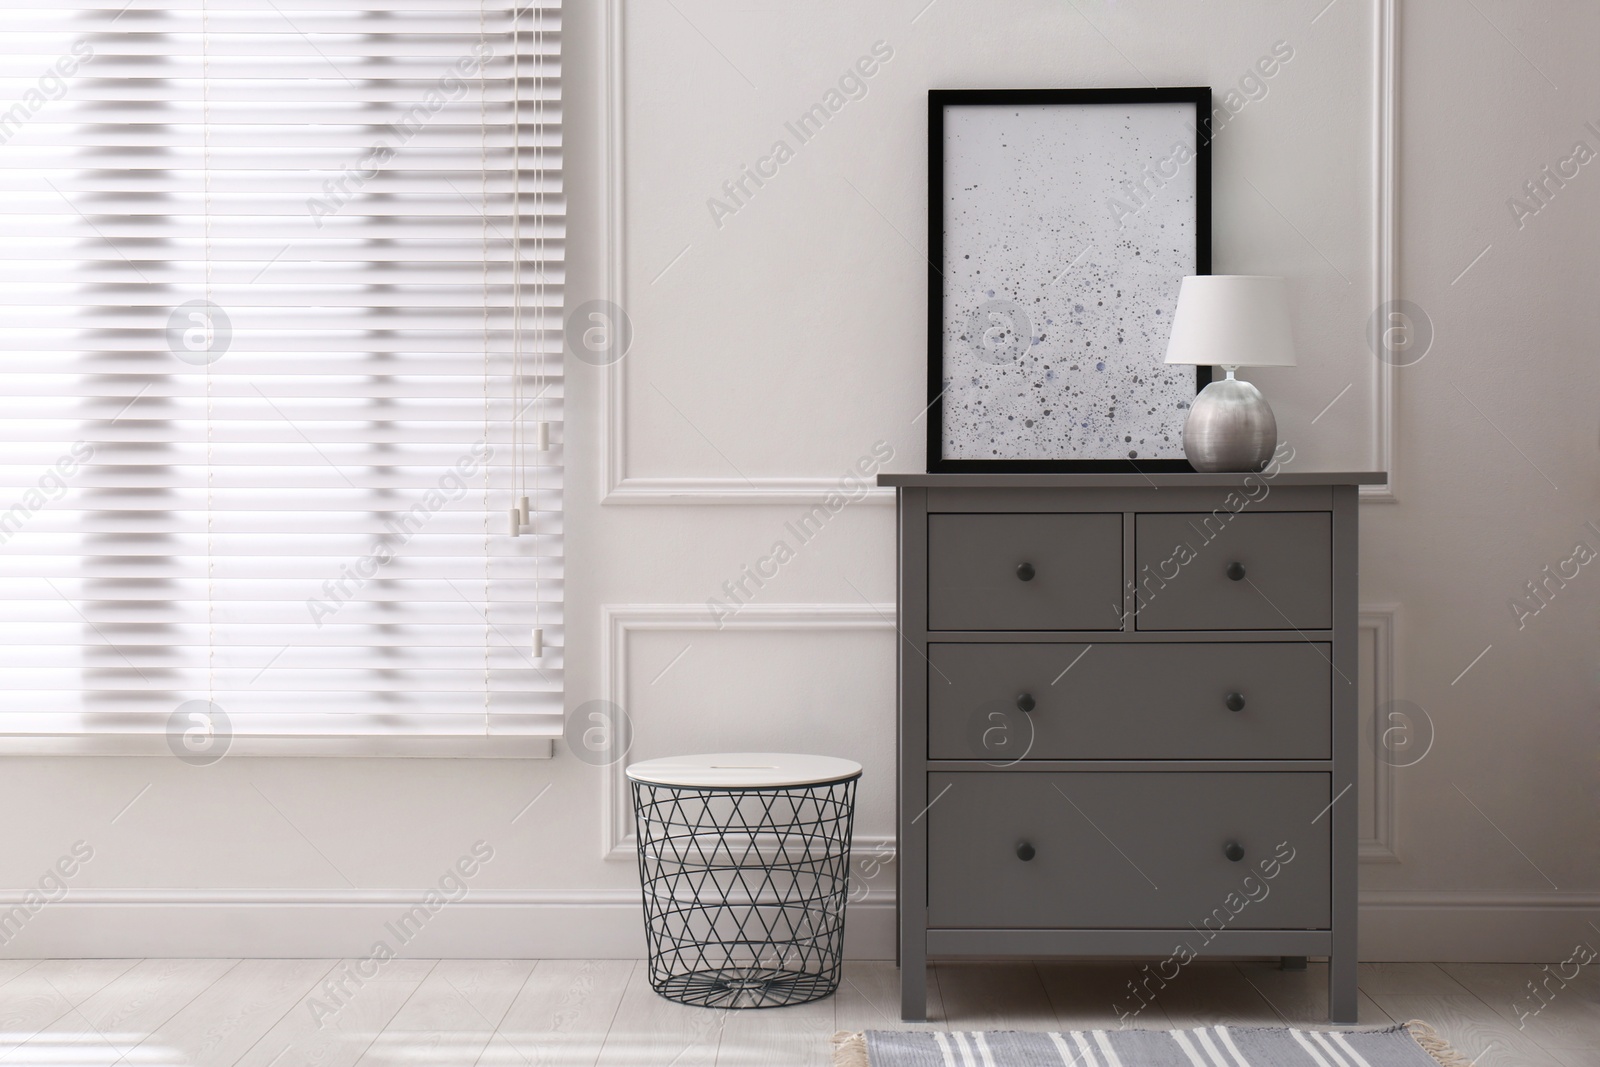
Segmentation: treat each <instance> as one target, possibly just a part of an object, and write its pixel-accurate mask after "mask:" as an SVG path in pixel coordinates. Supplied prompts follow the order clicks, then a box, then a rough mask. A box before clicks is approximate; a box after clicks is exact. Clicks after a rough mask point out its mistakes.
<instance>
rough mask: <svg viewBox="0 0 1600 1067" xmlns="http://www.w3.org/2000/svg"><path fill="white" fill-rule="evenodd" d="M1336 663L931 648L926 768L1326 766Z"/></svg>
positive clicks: (1201, 653)
mask: <svg viewBox="0 0 1600 1067" xmlns="http://www.w3.org/2000/svg"><path fill="white" fill-rule="evenodd" d="M1330 656H1331V650H1330V648H1329V646H1328V645H1326V644H1320V645H1318V644H1309V643H1306V642H1301V641H1295V642H1282V643H1276V644H1268V643H1250V644H1220V643H1218V644H1116V645H1111V644H1097V645H1086V644H1070V645H1062V644H1052V645H1045V644H1027V645H1011V644H970V645H967V644H961V645H958V644H935V645H930V646H929V647H928V660H929V664H930V666H929V669H928V758H930V759H981V760H987V761H989V762H992V763H1000V762H1006V763H1009V762H1011V761H1013V760H1020V759H1327V758H1329V756H1330V755H1331V748H1330V744H1331V741H1330V738H1331V731H1332V719H1331V708H1330V702H1331V699H1332V682H1331V676H1332V668H1331V667H1330V666H1329V662H1330V659H1329V658H1330ZM1030 707H1031V710H1024V709H1027V708H1030ZM1235 709H1237V710H1235Z"/></svg>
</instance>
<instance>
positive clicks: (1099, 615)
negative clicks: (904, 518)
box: [928, 514, 1122, 630]
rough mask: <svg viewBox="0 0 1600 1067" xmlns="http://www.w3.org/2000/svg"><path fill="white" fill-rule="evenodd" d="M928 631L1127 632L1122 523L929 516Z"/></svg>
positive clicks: (1098, 518)
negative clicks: (1124, 617)
mask: <svg viewBox="0 0 1600 1067" xmlns="http://www.w3.org/2000/svg"><path fill="white" fill-rule="evenodd" d="M928 628H929V629H932V630H1120V629H1121V628H1122V516H1121V515H1120V514H1073V515H1051V514H1043V515H1023V514H984V515H930V516H928Z"/></svg>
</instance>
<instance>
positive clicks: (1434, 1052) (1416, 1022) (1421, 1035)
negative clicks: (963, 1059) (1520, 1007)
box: [862, 1019, 1472, 1067]
mask: <svg viewBox="0 0 1600 1067" xmlns="http://www.w3.org/2000/svg"><path fill="white" fill-rule="evenodd" d="M1406 1030H1407V1031H1409V1032H1410V1034H1411V1038H1412V1040H1413V1041H1415V1042H1416V1043H1417V1044H1418V1045H1421V1046H1422V1051H1424V1052H1426V1053H1427V1054H1428V1055H1430V1056H1432V1057H1433V1061H1434V1062H1435V1063H1437V1064H1439V1067H1472V1061H1471V1060H1469V1059H1467V1058H1466V1057H1465V1056H1463V1055H1462V1054H1461V1053H1459V1052H1457V1051H1456V1050H1455V1048H1454V1047H1453V1046H1452V1045H1451V1044H1450V1042H1448V1041H1446V1040H1445V1039H1444V1038H1442V1037H1440V1036H1439V1031H1437V1030H1435V1029H1434V1028H1433V1027H1432V1026H1430V1025H1428V1024H1427V1023H1425V1022H1423V1021H1422V1020H1421V1019H1412V1020H1411V1021H1410V1022H1408V1023H1406ZM862 1062H863V1063H865V1062H866V1061H865V1060H863V1061H862Z"/></svg>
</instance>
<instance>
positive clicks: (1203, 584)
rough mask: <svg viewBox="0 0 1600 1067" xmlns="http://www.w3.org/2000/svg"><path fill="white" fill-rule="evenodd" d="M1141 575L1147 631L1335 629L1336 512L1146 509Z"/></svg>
mask: <svg viewBox="0 0 1600 1067" xmlns="http://www.w3.org/2000/svg"><path fill="white" fill-rule="evenodd" d="M1134 582H1135V584H1136V591H1137V598H1138V602H1137V605H1136V613H1135V617H1134V618H1135V628H1136V629H1139V630H1326V629H1329V628H1330V627H1332V625H1333V516H1332V515H1331V514H1329V513H1328V512H1325V511H1291V512H1274V513H1259V514H1255V515H1250V514H1240V515H1233V514H1232V513H1230V512H1228V511H1226V510H1220V511H1215V512H1196V513H1194V514H1162V515H1138V516H1136V517H1135V520H1134Z"/></svg>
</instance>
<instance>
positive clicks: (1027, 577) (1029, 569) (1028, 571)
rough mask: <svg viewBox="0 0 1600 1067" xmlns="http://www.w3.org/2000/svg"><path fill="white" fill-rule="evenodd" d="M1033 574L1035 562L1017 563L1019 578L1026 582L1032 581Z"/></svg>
mask: <svg viewBox="0 0 1600 1067" xmlns="http://www.w3.org/2000/svg"><path fill="white" fill-rule="evenodd" d="M1033 575H1034V570H1033V564H1031V563H1019V564H1017V577H1018V578H1021V579H1022V580H1023V581H1025V582H1031V581H1033Z"/></svg>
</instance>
